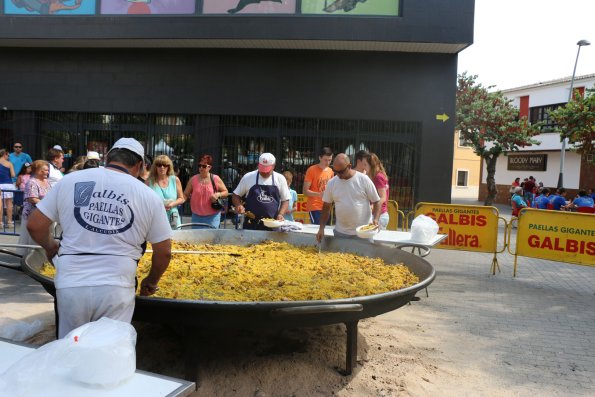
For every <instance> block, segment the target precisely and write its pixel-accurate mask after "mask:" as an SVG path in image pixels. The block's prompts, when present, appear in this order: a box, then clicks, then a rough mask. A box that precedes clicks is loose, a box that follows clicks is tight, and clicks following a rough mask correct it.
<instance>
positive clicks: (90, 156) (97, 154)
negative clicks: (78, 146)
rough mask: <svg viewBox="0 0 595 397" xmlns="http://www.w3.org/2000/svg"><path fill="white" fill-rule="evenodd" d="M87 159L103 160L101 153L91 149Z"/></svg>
mask: <svg viewBox="0 0 595 397" xmlns="http://www.w3.org/2000/svg"><path fill="white" fill-rule="evenodd" d="M87 160H101V159H100V158H99V153H97V152H94V151H92V150H90V151H88V152H87Z"/></svg>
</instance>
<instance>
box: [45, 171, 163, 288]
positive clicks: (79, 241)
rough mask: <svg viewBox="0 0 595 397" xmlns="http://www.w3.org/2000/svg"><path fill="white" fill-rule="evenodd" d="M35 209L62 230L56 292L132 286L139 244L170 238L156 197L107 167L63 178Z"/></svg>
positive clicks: (143, 185)
mask: <svg viewBox="0 0 595 397" xmlns="http://www.w3.org/2000/svg"><path fill="white" fill-rule="evenodd" d="M37 208H38V209H39V210H40V211H41V212H42V213H43V214H44V215H45V216H47V217H48V218H50V219H51V220H52V221H57V222H59V223H60V225H61V226H62V229H63V235H62V236H63V240H62V242H61V243H60V250H59V253H58V255H59V258H58V259H57V260H56V261H55V262H54V263H55V265H56V270H57V272H56V278H55V284H56V288H70V287H86V286H98V285H111V286H120V287H134V277H135V274H136V264H137V262H136V261H137V260H138V259H139V258H140V257H141V244H142V243H143V242H145V241H148V242H151V243H159V242H162V241H164V240H167V239H170V238H171V236H172V231H171V227H170V225H169V221H168V219H167V215H166V214H165V210H164V208H163V203H162V201H161V199H160V198H159V196H157V195H156V194H155V192H153V191H152V190H151V189H150V188H149V187H147V186H146V185H145V184H144V183H142V182H140V181H139V180H137V179H136V178H134V177H133V176H131V175H128V174H125V173H122V172H117V171H115V170H113V169H110V168H91V169H87V170H82V171H77V172H73V173H71V174H68V175H66V176H65V177H64V178H63V179H62V180H61V181H60V183H58V184H56V186H54V188H53V189H52V190H50V192H49V193H48V194H47V195H46V196H45V197H44V199H43V200H41V201H40V202H39V203H38V204H37ZM77 254H78V255H77Z"/></svg>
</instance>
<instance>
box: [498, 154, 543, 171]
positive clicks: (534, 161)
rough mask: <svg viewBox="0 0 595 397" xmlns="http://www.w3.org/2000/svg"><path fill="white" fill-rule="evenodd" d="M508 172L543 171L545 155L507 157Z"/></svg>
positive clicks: (512, 155) (513, 155) (514, 155)
mask: <svg viewBox="0 0 595 397" xmlns="http://www.w3.org/2000/svg"><path fill="white" fill-rule="evenodd" d="M507 157H508V171H545V170H546V169H547V154H511V155H508V156H507Z"/></svg>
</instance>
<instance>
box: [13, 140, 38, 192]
mask: <svg viewBox="0 0 595 397" xmlns="http://www.w3.org/2000/svg"><path fill="white" fill-rule="evenodd" d="M13 148H14V152H12V153H10V154H9V155H8V161H10V162H11V163H12V166H13V167H14V175H15V177H14V178H13V182H16V180H17V176H18V175H19V172H21V168H23V165H24V164H25V163H29V164H31V163H33V160H31V156H29V155H28V154H27V153H25V152H23V144H22V143H20V142H15V143H14V146H13Z"/></svg>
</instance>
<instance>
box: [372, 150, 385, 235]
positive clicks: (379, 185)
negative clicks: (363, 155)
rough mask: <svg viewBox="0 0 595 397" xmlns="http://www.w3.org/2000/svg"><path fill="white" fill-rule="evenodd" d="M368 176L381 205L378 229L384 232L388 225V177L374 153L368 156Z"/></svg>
mask: <svg viewBox="0 0 595 397" xmlns="http://www.w3.org/2000/svg"><path fill="white" fill-rule="evenodd" d="M368 176H369V177H370V179H372V182H374V186H376V190H377V191H378V195H379V196H380V203H381V204H382V207H381V209H380V218H379V219H378V225H379V226H380V229H382V230H386V227H387V225H388V205H387V202H388V176H387V175H386V171H385V170H384V166H383V165H382V162H381V161H380V159H379V158H378V156H376V154H374V153H371V154H370V172H369V173H368Z"/></svg>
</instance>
